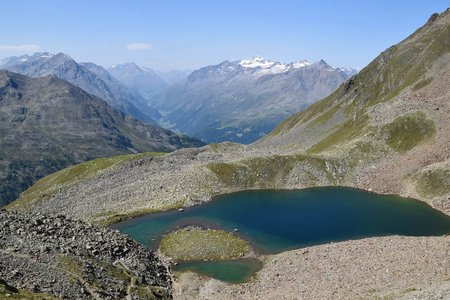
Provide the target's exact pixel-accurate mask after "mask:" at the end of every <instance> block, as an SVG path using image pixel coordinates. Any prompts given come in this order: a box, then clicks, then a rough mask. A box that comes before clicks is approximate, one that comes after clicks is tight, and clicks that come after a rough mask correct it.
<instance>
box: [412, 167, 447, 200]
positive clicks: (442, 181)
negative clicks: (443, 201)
mask: <svg viewBox="0 0 450 300" xmlns="http://www.w3.org/2000/svg"><path fill="white" fill-rule="evenodd" d="M449 179H450V169H444V168H439V169H433V170H425V171H423V172H422V173H421V174H420V175H418V177H416V183H417V190H418V192H419V194H420V195H421V196H422V197H430V196H431V197H436V196H442V195H446V194H449V193H450V180H449Z"/></svg>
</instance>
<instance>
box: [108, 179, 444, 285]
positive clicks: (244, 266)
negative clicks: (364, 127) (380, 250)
mask: <svg viewBox="0 0 450 300" xmlns="http://www.w3.org/2000/svg"><path fill="white" fill-rule="evenodd" d="M191 225H195V226H200V227H203V228H214V229H222V230H225V231H228V232H234V234H236V235H237V236H239V237H240V238H242V239H244V240H246V241H248V242H249V243H250V244H251V245H252V247H253V248H254V249H255V250H256V251H257V252H258V253H261V254H274V253H279V252H282V251H287V250H292V249H297V248H302V247H307V246H312V245H319V244H324V243H330V242H339V241H345V240H353V239H361V238H367V237H380V236H388V235H404V236H438V235H444V234H448V233H450V217H449V216H447V215H445V214H444V213H442V212H440V211H438V210H435V209H433V208H432V207H431V206H429V205H428V204H426V203H424V202H422V201H418V200H414V199H407V198H402V197H399V196H386V195H378V194H374V193H370V192H367V191H364V190H358V189H353V188H346V187H325V188H309V189H302V190H251V191H244V192H238V193H232V194H226V195H222V196H218V197H216V198H215V199H213V200H212V201H210V202H207V203H204V204H201V205H198V206H195V207H191V208H187V209H185V210H184V211H179V210H174V211H168V212H162V213H155V214H149V215H145V216H142V217H138V218H134V219H131V220H127V221H124V222H121V223H118V224H115V225H114V226H112V227H113V228H115V229H118V230H120V231H121V232H122V233H125V234H127V235H129V236H130V237H132V238H133V239H135V240H136V241H138V242H140V243H142V244H143V245H147V246H148V247H150V248H151V249H154V250H156V249H157V248H158V246H159V242H160V241H161V238H162V236H163V235H165V234H167V233H169V232H171V231H173V230H176V229H177V228H183V227H187V226H191ZM262 265H263V263H262V262H261V261H259V260H256V259H237V260H230V261H185V262H179V264H178V265H177V266H175V268H174V270H175V271H187V270H189V271H193V272H197V273H199V274H203V275H207V276H209V277H213V278H216V279H219V280H222V281H227V282H232V283H239V282H245V281H247V280H249V278H251V276H252V275H253V274H255V272H257V271H258V270H259V269H260V268H261V267H262Z"/></svg>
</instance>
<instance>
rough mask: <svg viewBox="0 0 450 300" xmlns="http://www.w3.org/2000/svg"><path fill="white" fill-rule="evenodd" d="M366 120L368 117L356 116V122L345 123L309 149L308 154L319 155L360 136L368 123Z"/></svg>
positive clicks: (363, 115)
mask: <svg viewBox="0 0 450 300" xmlns="http://www.w3.org/2000/svg"><path fill="white" fill-rule="evenodd" d="M368 119H369V117H368V116H367V115H366V114H362V115H360V116H358V118H356V120H350V121H347V122H346V123H344V124H343V125H342V126H341V127H340V128H339V129H337V130H336V131H335V132H333V133H332V134H330V135H329V136H327V137H326V138H324V139H323V140H321V141H320V142H318V143H317V144H315V145H313V146H312V147H310V148H309V149H308V152H310V153H320V152H323V151H325V150H327V149H329V148H331V147H333V146H337V145H339V144H342V143H344V142H346V141H349V140H351V139H353V138H355V137H357V136H360V135H362V134H363V133H364V128H365V127H366V125H367V123H368Z"/></svg>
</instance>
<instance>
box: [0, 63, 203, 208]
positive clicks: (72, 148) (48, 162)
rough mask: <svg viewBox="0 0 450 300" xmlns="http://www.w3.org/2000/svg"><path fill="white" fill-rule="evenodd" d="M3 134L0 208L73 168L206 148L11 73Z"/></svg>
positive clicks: (74, 92)
mask: <svg viewBox="0 0 450 300" xmlns="http://www.w3.org/2000/svg"><path fill="white" fill-rule="evenodd" d="M0 133H1V136H2V138H1V140H0V178H1V182H2V184H1V186H0V205H1V204H5V203H8V202H9V201H12V200H14V199H15V198H16V197H17V196H18V195H19V193H20V192H21V191H23V190H24V189H26V188H27V187H29V186H30V185H32V184H33V183H34V182H35V181H36V180H37V179H39V178H40V177H43V176H45V175H47V174H49V173H52V172H54V171H57V170H59V169H62V168H64V167H67V166H69V165H71V164H74V163H79V162H83V161H86V160H90V159H93V158H97V157H106V156H112V155H118V154H130V153H137V152H144V151H173V150H175V149H177V148H181V147H191V146H200V145H202V143H201V142H199V141H197V140H195V139H191V138H188V137H185V136H181V135H178V134H175V133H173V132H170V131H168V130H165V129H162V128H160V127H158V126H156V125H151V124H145V123H143V122H141V121H138V120H136V119H134V118H133V117H131V116H128V115H125V114H124V113H122V112H120V111H118V110H116V109H115V108H113V107H112V106H110V105H108V104H107V103H106V102H104V101H103V100H101V99H99V98H97V97H95V96H94V95H92V94H89V93H87V92H85V91H84V90H82V89H80V88H78V87H75V86H73V85H72V84H70V83H68V82H66V81H63V80H61V79H58V78H57V77H55V76H45V77H40V78H30V77H27V76H24V75H20V74H16V73H13V72H9V71H0Z"/></svg>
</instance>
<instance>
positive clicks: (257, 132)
mask: <svg viewBox="0 0 450 300" xmlns="http://www.w3.org/2000/svg"><path fill="white" fill-rule="evenodd" d="M354 72H356V71H355V70H354ZM351 75H352V74H351V72H349V71H347V72H344V71H343V70H341V69H340V68H333V67H331V66H329V65H328V64H327V63H326V62H325V61H323V60H321V61H319V62H317V63H309V62H307V61H298V62H293V63H289V64H283V63H280V62H275V61H269V60H265V59H263V58H261V57H258V56H257V57H254V58H253V59H249V60H240V61H233V62H230V61H224V62H222V63H220V64H218V65H211V66H206V67H203V68H200V69H198V70H196V71H194V72H192V73H191V74H190V75H189V76H188V77H187V78H186V79H185V80H184V81H181V82H179V83H176V84H174V85H172V86H170V87H169V88H167V89H165V90H163V91H162V92H161V93H158V94H156V95H154V96H153V97H152V98H151V100H150V105H151V106H153V107H154V108H156V109H157V110H158V111H159V112H160V113H161V115H163V118H162V119H161V120H160V124H162V125H163V126H165V127H167V128H170V129H177V130H179V131H181V132H183V133H186V134H189V135H192V136H195V137H197V138H200V139H202V140H204V141H206V142H222V141H226V140H228V141H233V142H241V143H251V142H254V141H256V140H257V139H259V138H261V137H262V136H264V135H265V134H267V133H268V132H270V131H271V130H272V129H273V128H274V127H275V126H276V125H277V124H278V123H279V122H281V121H282V120H283V119H285V118H286V117H288V116H290V115H291V114H293V113H296V112H298V111H300V110H302V109H304V108H306V107H307V106H309V105H310V104H312V103H314V102H315V101H317V100H319V99H321V98H323V97H325V96H327V95H329V94H330V93H331V92H333V91H334V90H335V89H336V88H337V87H338V86H339V85H340V84H341V83H343V82H344V81H345V80H347V79H348V78H349V77H350V76H351Z"/></svg>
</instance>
